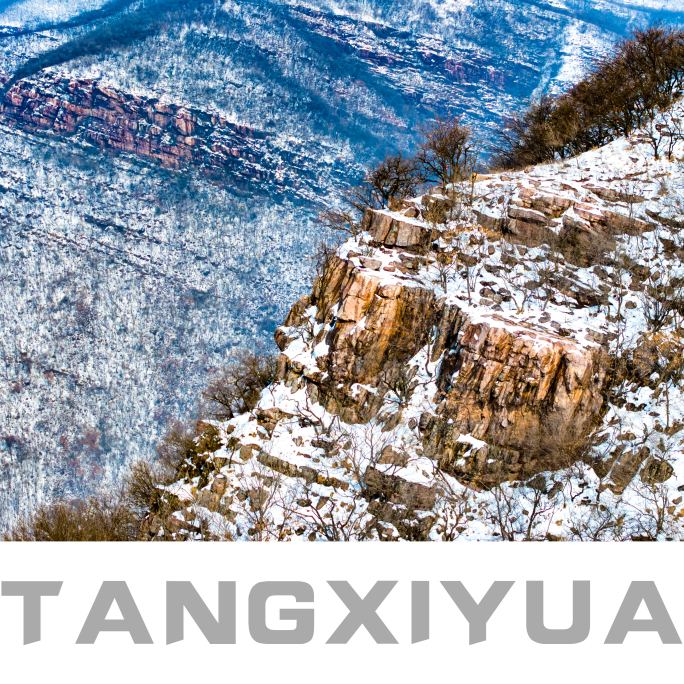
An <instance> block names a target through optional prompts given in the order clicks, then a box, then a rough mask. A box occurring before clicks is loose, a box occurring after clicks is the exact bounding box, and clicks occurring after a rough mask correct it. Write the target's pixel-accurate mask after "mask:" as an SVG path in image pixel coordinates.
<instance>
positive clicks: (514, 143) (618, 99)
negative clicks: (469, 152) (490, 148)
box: [494, 26, 684, 168]
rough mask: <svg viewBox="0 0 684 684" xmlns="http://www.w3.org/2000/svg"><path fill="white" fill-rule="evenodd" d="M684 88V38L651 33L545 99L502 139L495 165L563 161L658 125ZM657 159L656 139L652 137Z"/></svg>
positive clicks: (665, 31) (660, 29)
mask: <svg viewBox="0 0 684 684" xmlns="http://www.w3.org/2000/svg"><path fill="white" fill-rule="evenodd" d="M683 86H684V31H683V30H681V29H675V28H667V27H664V26H653V27H650V28H648V29H644V30H638V31H635V32H634V35H633V37H632V38H630V39H626V40H623V41H621V42H620V43H618V44H617V45H616V46H615V48H614V49H613V51H612V53H611V54H610V55H609V56H608V57H607V58H605V59H603V60H600V61H598V62H597V63H596V64H595V65H594V68H593V69H592V71H591V72H590V73H589V74H588V75H587V76H586V77H585V78H584V79H582V80H581V81H580V82H579V83H577V84H576V85H575V86H573V87H572V88H571V89H570V90H569V91H568V92H567V93H564V94H563V95H560V96H558V97H551V96H549V95H543V96H542V97H541V98H540V100H539V102H536V103H534V104H532V105H531V106H530V108H529V109H528V110H527V112H525V113H524V114H523V115H522V116H518V117H514V118H512V119H511V120H510V121H509V122H508V123H507V125H506V127H505V128H504V129H503V130H501V131H500V132H499V135H500V138H501V143H500V146H499V149H498V157H497V158H496V160H495V162H494V166H500V167H504V168H521V167H524V166H528V165H532V164H540V163H544V162H548V161H553V160H555V159H566V158H569V157H573V156H576V155H578V154H581V153H583V152H586V151H588V150H590V149H592V148H595V147H599V146H601V145H605V144H606V143H608V142H610V141H612V140H615V139H616V138H618V137H620V136H624V135H629V134H630V133H632V132H633V131H634V130H636V129H638V128H641V127H644V126H646V125H647V124H649V123H651V122H653V121H654V119H655V117H656V115H657V114H658V112H660V111H663V110H664V109H667V108H668V107H669V106H671V105H672V103H673V102H674V100H675V98H676V97H677V96H678V95H679V92H680V90H681V89H682V87H683ZM650 142H651V144H652V146H653V149H654V152H655V154H656V156H658V151H659V150H658V146H659V142H660V139H659V136H653V135H652V136H650Z"/></svg>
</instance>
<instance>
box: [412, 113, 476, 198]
mask: <svg viewBox="0 0 684 684" xmlns="http://www.w3.org/2000/svg"><path fill="white" fill-rule="evenodd" d="M420 130H421V132H422V133H423V135H424V137H425V140H424V141H423V142H421V143H420V145H419V147H418V154H417V155H416V157H417V159H418V161H419V162H420V164H421V166H422V167H423V170H424V174H425V178H426V180H429V179H433V180H437V181H439V182H441V183H442V187H443V188H444V189H446V187H447V185H453V184H456V183H458V182H460V181H463V180H466V179H468V180H470V178H471V175H472V173H473V172H474V170H475V166H476V164H477V155H478V153H477V149H476V144H475V142H474V141H473V139H472V135H471V132H470V129H469V128H467V127H466V126H463V125H461V122H460V119H458V118H454V117H452V116H451V114H447V115H446V116H445V117H440V116H437V117H436V118H435V120H434V121H433V122H432V123H431V124H429V125H428V126H423V127H421V129H420Z"/></svg>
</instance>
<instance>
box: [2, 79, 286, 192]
mask: <svg viewBox="0 0 684 684" xmlns="http://www.w3.org/2000/svg"><path fill="white" fill-rule="evenodd" d="M0 76H1V75H0ZM7 81H8V79H7V77H2V78H0V85H2V84H3V83H5V82H7ZM0 122H1V123H4V124H6V125H7V126H11V127H14V128H19V129H21V130H24V131H28V132H48V133H52V134H55V135H59V136H62V137H76V138H77V139H79V140H82V141H84V142H86V143H90V144H92V145H95V146H96V147H98V148H100V149H102V150H108V151H113V152H124V153H128V154H133V155H135V156H137V157H141V158H143V159H149V160H151V161H154V162H155V163H157V164H159V165H161V166H163V167H165V168H169V169H180V168H184V167H190V168H196V169H199V170H200V171H201V172H202V173H204V174H206V175H207V176H209V177H211V178H217V179H220V178H226V177H229V178H230V179H231V183H233V184H236V185H238V186H239V185H240V184H241V183H245V182H247V181H249V180H253V181H259V182H261V183H275V182H276V180H277V174H276V171H277V169H276V168H273V165H272V164H271V163H270V162H269V161H268V160H267V159H266V149H265V146H264V141H265V140H266V138H267V137H268V136H267V134H266V133H263V132H261V131H258V130H255V129H253V128H249V127H247V126H240V125H236V124H233V123H230V122H229V121H227V120H226V119H225V118H224V117H222V116H219V115H217V114H211V113H207V112H204V111H201V110H198V109H196V108H190V107H187V106H184V105H180V104H176V103H173V102H162V101H160V100H159V99H156V98H152V97H143V96H140V95H134V94H131V93H125V92H123V91H121V90H119V89H117V88H113V87H111V86H106V85H104V84H103V83H101V82H100V81H98V80H93V79H65V78H63V77H60V76H54V77H50V76H41V77H38V78H33V79H29V80H21V81H18V82H17V83H15V84H14V85H12V87H11V88H9V90H8V91H7V92H6V93H5V95H4V99H3V101H2V102H1V103H0ZM278 182H279V183H282V182H283V179H282V178H281V179H280V180H278Z"/></svg>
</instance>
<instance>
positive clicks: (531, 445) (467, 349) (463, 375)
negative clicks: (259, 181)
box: [276, 214, 608, 486]
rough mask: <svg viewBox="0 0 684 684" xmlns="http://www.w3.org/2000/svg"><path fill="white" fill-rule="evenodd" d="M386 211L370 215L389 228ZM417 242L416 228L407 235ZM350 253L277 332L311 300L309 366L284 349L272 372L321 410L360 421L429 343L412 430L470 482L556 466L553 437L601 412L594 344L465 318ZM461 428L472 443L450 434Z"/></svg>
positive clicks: (579, 433)
mask: <svg viewBox="0 0 684 684" xmlns="http://www.w3.org/2000/svg"><path fill="white" fill-rule="evenodd" d="M387 218H390V217H388V216H387V215H386V214H378V215H376V216H374V220H375V222H376V223H379V222H380V221H384V222H385V223H387V224H388V225H389V224H390V222H388V221H387V220H386V219H387ZM393 223H394V228H396V229H397V230H396V231H395V234H396V235H401V234H402V230H404V232H406V230H405V229H404V226H402V222H401V221H396V220H394V221H393ZM404 225H410V224H404ZM387 232H389V231H387ZM423 232H424V231H423ZM372 234H373V233H372ZM428 234H429V233H428ZM375 236H376V238H375V239H377V233H375ZM390 239H393V238H390ZM422 239H423V238H422V237H420V236H419V235H418V234H417V235H416V238H415V242H414V243H413V244H420V242H421V240H422ZM355 261H356V259H354V258H352V259H340V258H335V259H334V260H333V261H332V263H331V264H330V266H329V268H328V271H327V272H326V273H325V274H324V276H323V277H322V278H321V279H320V280H319V281H318V282H317V283H316V285H315V287H314V291H313V293H312V296H311V297H309V298H307V299H306V300H305V301H304V302H300V303H298V305H297V306H296V307H295V308H294V309H293V312H292V313H291V314H290V316H289V317H288V320H287V321H286V324H285V327H284V328H281V329H280V330H279V333H278V334H277V336H276V339H277V341H278V343H279V345H280V346H281V349H287V345H288V343H289V338H288V336H287V331H288V329H292V328H296V327H297V326H299V325H301V323H302V316H303V313H304V311H305V310H306V307H307V306H310V305H314V306H316V313H315V319H316V321H317V322H318V323H319V324H320V330H319V332H318V334H317V335H316V337H315V339H314V341H313V342H312V345H313V346H315V347H316V348H318V349H321V354H320V355H319V356H317V357H316V359H315V368H313V369H312V368H311V367H307V366H304V365H303V364H301V363H298V362H297V360H296V357H295V359H294V360H290V358H289V357H288V356H287V355H283V357H282V359H281V363H280V372H281V376H282V377H283V379H287V380H288V381H289V382H290V383H291V384H296V383H297V379H298V378H300V377H303V378H305V381H306V382H307V383H308V385H309V391H310V392H312V393H313V396H314V397H315V398H316V399H318V400H319V401H320V402H321V403H322V404H323V405H324V406H325V408H326V409H327V410H328V411H329V412H331V413H338V414H339V415H340V416H341V418H342V419H343V420H345V421H348V422H366V421H368V420H370V419H372V418H373V417H375V415H376V414H377V412H378V411H379V410H380V408H381V406H382V404H383V397H384V395H385V393H386V392H387V391H388V390H390V389H391V388H392V387H395V386H396V385H397V384H398V383H399V384H400V383H402V382H403V383H408V384H409V385H410V378H408V379H407V377H406V374H407V368H406V364H407V362H408V361H409V360H410V359H411V358H412V357H413V356H414V355H415V354H416V353H417V352H418V351H419V350H421V349H422V348H423V347H425V346H426V345H429V349H430V358H431V360H432V361H433V362H438V361H439V362H440V371H439V375H438V377H437V387H438V391H437V393H436V394H435V397H434V398H433V399H434V403H435V405H436V410H435V414H434V415H431V414H426V421H427V422H426V423H425V425H424V430H423V440H424V448H425V451H426V454H429V455H430V456H431V457H434V458H435V459H437V460H438V461H439V462H440V465H441V466H442V467H444V468H446V469H448V470H449V471H450V472H452V473H453V474H454V475H456V476H458V477H459V478H460V479H462V480H463V481H467V482H469V483H472V484H474V485H476V486H483V485H487V484H492V483H493V482H495V481H497V480H499V481H500V480H502V479H508V478H510V477H526V476H529V475H532V474H534V473H535V472H539V471H540V470H544V469H546V468H548V467H549V466H550V465H551V466H553V465H556V466H558V467H560V462H561V460H562V458H568V454H567V453H565V452H563V453H555V454H554V447H555V448H556V451H562V450H559V449H558V446H559V440H555V442H554V437H555V436H557V435H558V434H562V435H563V437H564V439H565V441H566V442H567V441H571V442H575V443H581V440H582V438H583V437H585V436H586V434H587V432H588V431H589V429H590V428H591V427H592V421H593V420H594V419H595V418H596V417H597V416H598V414H599V412H600V410H601V407H602V404H603V394H602V392H603V389H604V385H605V381H606V369H607V367H608V359H607V356H606V354H605V352H604V351H603V350H602V349H601V348H600V347H599V346H598V345H592V346H587V345H582V344H579V343H578V342H577V341H574V340H571V339H567V338H564V337H562V336H560V335H556V334H554V333H552V332H549V331H539V330H534V329H532V328H526V327H524V326H521V325H516V324H515V323H513V322H512V321H510V320H507V319H506V318H505V317H504V316H502V315H498V314H495V313H493V314H486V315H472V314H470V315H469V313H468V312H467V311H466V310H464V309H462V308H461V307H459V305H458V304H455V303H450V302H448V301H447V299H446V298H444V297H443V298H441V299H440V300H438V299H437V296H436V293H435V291H434V290H433V289H428V288H426V287H420V286H419V285H417V284H416V283H414V282H412V281H411V280H409V279H402V278H399V277H396V276H393V275H391V274H388V273H387V271H386V270H385V269H386V268H387V267H384V268H383V269H382V270H372V269H369V268H367V267H364V266H363V265H362V264H363V261H364V258H363V257H361V258H360V259H359V260H358V262H357V263H359V262H360V264H361V265H360V266H357V265H355V263H354V262H355ZM366 263H368V262H367V261H366ZM378 263H380V262H378ZM372 265H375V264H372ZM390 268H391V267H390ZM319 345H322V348H321V347H320V346H319ZM462 434H469V435H471V436H472V437H473V438H475V439H476V440H482V441H483V444H482V446H481V447H479V448H477V449H473V448H472V446H473V445H472V442H469V441H459V438H460V437H461V435H462ZM466 452H468V457H467V458H461V457H462V456H463V455H464V454H466ZM491 461H493V462H494V463H493V464H492V463H488V462H491Z"/></svg>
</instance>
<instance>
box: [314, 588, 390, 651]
mask: <svg viewBox="0 0 684 684" xmlns="http://www.w3.org/2000/svg"><path fill="white" fill-rule="evenodd" d="M328 584H329V585H330V586H331V587H332V589H333V591H334V592H335V593H336V594H337V595H338V596H339V598H340V599H342V602H343V603H344V605H345V606H347V608H348V609H349V615H347V617H346V618H344V620H343V621H342V622H341V623H340V626H339V627H338V628H337V629H336V630H335V631H334V632H333V635H332V636H331V637H330V638H329V639H328V641H327V642H326V643H328V644H346V643H348V642H349V639H351V638H352V636H353V635H354V634H355V632H356V630H357V629H358V628H359V627H361V625H363V626H364V627H365V628H366V629H367V630H368V633H369V634H370V635H371V636H372V637H373V639H375V643H376V644H396V643H398V642H397V640H396V639H395V638H394V636H392V632H390V631H389V629H387V626H386V625H385V623H384V622H383V621H382V620H381V619H380V617H379V616H378V615H377V613H376V612H375V611H376V610H377V609H378V608H379V606H380V604H381V603H382V602H383V601H384V600H385V599H386V598H387V596H388V594H389V593H390V591H392V589H394V585H395V584H396V582H376V583H375V584H374V585H373V588H372V589H371V590H370V591H369V592H368V594H367V595H366V597H365V598H361V597H360V596H359V595H358V594H357V593H356V592H355V591H354V590H353V589H352V588H351V586H350V584H349V582H328Z"/></svg>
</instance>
